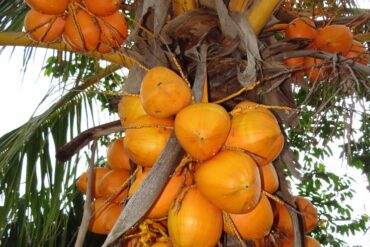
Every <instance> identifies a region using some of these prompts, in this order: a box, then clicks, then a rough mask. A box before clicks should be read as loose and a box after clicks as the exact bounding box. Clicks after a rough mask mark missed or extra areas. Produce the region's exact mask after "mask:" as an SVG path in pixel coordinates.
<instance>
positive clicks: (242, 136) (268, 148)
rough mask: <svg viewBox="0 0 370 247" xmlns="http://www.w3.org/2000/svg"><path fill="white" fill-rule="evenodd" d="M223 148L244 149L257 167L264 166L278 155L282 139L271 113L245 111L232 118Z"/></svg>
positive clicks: (282, 142)
mask: <svg viewBox="0 0 370 247" xmlns="http://www.w3.org/2000/svg"><path fill="white" fill-rule="evenodd" d="M225 146H229V147H236V148H241V149H244V150H246V151H248V152H250V154H251V155H252V157H253V158H254V159H255V160H256V162H257V164H258V165H266V164H268V163H270V162H271V161H273V160H274V159H275V158H276V157H277V156H278V155H279V154H280V151H281V150H282V148H283V146H284V137H283V134H282V133H281V130H280V127H279V124H278V122H277V120H276V118H275V117H274V116H273V115H272V114H271V113H270V114H268V113H265V112H262V111H261V110H255V111H253V110H252V111H245V112H243V113H242V114H239V115H236V116H234V117H233V118H232V120H231V129H230V133H229V136H228V137H227V140H226V143H225Z"/></svg>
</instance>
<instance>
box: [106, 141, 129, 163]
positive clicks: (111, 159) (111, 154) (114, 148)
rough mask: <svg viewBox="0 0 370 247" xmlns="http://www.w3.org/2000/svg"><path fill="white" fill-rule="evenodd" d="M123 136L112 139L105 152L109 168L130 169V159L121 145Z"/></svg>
mask: <svg viewBox="0 0 370 247" xmlns="http://www.w3.org/2000/svg"><path fill="white" fill-rule="evenodd" d="M123 140H124V137H121V138H118V139H117V140H115V141H113V142H112V143H111V144H110V145H109V147H108V152H107V160H108V165H109V167H110V168H111V169H126V170H130V169H131V166H130V160H129V158H128V155H127V152H126V150H125V148H124V146H123Z"/></svg>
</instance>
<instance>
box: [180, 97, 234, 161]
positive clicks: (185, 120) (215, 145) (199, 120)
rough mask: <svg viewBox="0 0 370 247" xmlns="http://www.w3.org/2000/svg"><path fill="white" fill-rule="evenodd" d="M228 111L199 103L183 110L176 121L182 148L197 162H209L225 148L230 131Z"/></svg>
mask: <svg viewBox="0 0 370 247" xmlns="http://www.w3.org/2000/svg"><path fill="white" fill-rule="evenodd" d="M230 123H231V121H230V117H229V114H228V113H227V112H226V110H225V109H224V108H223V107H222V106H220V105H217V104H213V103H197V104H193V105H190V106H188V107H186V108H184V109H182V110H181V111H180V112H179V113H178V114H177V115H176V119H175V133H176V137H177V139H178V140H179V142H180V144H181V146H182V147H183V148H184V149H185V151H186V152H187V153H189V154H190V155H191V156H192V157H194V158H195V159H196V160H207V159H209V158H211V157H212V156H214V155H215V154H216V153H217V152H218V151H219V150H220V149H221V147H222V146H223V144H224V143H225V140H226V138H227V135H228V134H229V130H230Z"/></svg>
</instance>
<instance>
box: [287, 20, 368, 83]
mask: <svg viewBox="0 0 370 247" xmlns="http://www.w3.org/2000/svg"><path fill="white" fill-rule="evenodd" d="M285 37H286V38H288V39H295V38H304V39H311V40H312V42H311V43H310V44H309V45H308V47H307V48H308V49H312V50H321V51H326V52H331V53H338V54H340V55H342V56H344V57H346V58H348V59H352V60H354V61H355V62H358V63H360V64H363V65H367V64H368V62H369V54H367V53H366V51H367V49H366V47H365V46H364V45H363V44H361V43H360V42H358V41H356V40H354V39H353V35H352V32H351V30H350V29H349V28H348V27H347V26H345V25H328V26H325V27H323V28H320V29H317V28H316V25H315V22H314V21H313V20H311V19H309V18H307V17H299V18H296V19H294V20H293V21H292V22H290V23H289V24H288V26H287V28H286V30H285ZM284 62H285V64H286V65H287V66H289V67H292V68H301V69H300V70H298V71H295V72H294V75H295V76H298V77H300V76H303V75H307V76H308V79H309V81H310V82H312V83H316V82H318V81H321V80H323V79H325V78H326V77H327V76H328V75H329V74H330V71H331V69H330V65H328V66H324V65H323V60H322V59H318V58H313V57H294V58H289V59H286V60H285V61H284Z"/></svg>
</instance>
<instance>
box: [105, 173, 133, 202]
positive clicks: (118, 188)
mask: <svg viewBox="0 0 370 247" xmlns="http://www.w3.org/2000/svg"><path fill="white" fill-rule="evenodd" d="M129 176H130V174H129V171H128V170H125V169H115V170H111V171H109V172H107V173H106V174H105V175H104V176H103V177H102V179H101V181H100V183H99V190H100V192H101V193H102V195H103V196H104V197H106V198H112V199H113V201H114V202H117V203H119V202H122V201H123V200H124V199H125V198H126V196H127V186H126V187H125V188H122V186H123V185H124V184H125V183H126V185H127V179H128V178H129Z"/></svg>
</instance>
